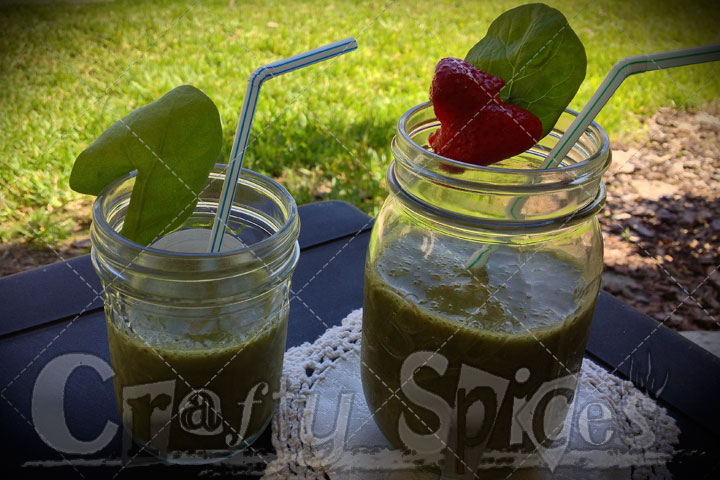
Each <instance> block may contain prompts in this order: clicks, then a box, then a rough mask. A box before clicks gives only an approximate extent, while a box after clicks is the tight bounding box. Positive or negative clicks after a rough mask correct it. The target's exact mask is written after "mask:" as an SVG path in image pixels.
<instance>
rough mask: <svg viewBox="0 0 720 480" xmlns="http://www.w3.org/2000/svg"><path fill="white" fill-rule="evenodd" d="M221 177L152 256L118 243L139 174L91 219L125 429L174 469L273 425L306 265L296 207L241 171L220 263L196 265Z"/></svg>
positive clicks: (221, 452)
mask: <svg viewBox="0 0 720 480" xmlns="http://www.w3.org/2000/svg"><path fill="white" fill-rule="evenodd" d="M222 167H223V166H221V165H217V166H216V167H215V169H214V170H213V172H212V173H211V174H210V176H209V179H208V184H207V185H206V188H205V190H204V191H203V193H202V194H201V198H200V200H199V201H198V203H197V206H196V207H195V209H194V211H193V213H192V214H191V215H190V217H189V218H188V219H187V220H186V221H185V223H184V224H183V225H182V226H181V227H180V228H179V229H176V231H175V232H173V233H171V234H170V235H169V236H166V237H164V238H162V239H160V240H159V241H157V242H154V243H153V244H151V245H150V246H149V247H145V246H142V245H139V244H137V243H135V242H132V241H130V240H128V239H127V238H125V237H123V236H121V235H120V234H119V233H118V232H119V231H120V229H121V227H122V224H123V220H124V216H125V213H126V211H127V206H128V203H129V200H130V194H131V192H132V188H133V185H134V182H135V174H134V173H132V174H129V175H127V176H125V177H123V178H120V179H118V180H117V181H115V182H113V183H112V184H110V185H108V186H107V187H106V188H105V189H104V190H103V192H102V193H101V194H100V195H99V196H98V197H97V199H96V201H95V204H94V205H93V210H92V212H93V215H92V216H93V224H92V228H91V238H92V261H93V265H94V267H95V270H96V271H97V273H98V275H99V276H100V278H101V280H102V283H103V287H104V295H105V314H106V319H107V329H108V340H109V344H110V358H111V362H112V366H113V370H114V372H115V376H114V386H115V398H116V401H117V406H118V409H119V411H120V417H121V419H122V421H123V425H124V427H125V431H126V433H128V434H129V436H131V437H132V439H133V440H134V441H135V442H136V443H137V444H139V445H141V446H142V447H144V448H145V449H146V450H148V451H150V452H151V453H153V454H154V455H157V456H159V457H161V458H163V459H166V460H169V461H173V462H178V463H204V462H209V461H214V460H219V459H222V458H226V457H228V456H230V455H232V454H233V453H235V452H236V451H238V450H240V449H243V448H245V447H247V446H249V445H250V444H251V443H252V442H253V441H254V440H255V439H256V438H257V437H258V436H259V435H260V434H261V433H262V431H263V430H264V429H265V427H266V426H267V425H268V423H269V422H270V419H271V417H272V414H273V411H274V409H275V407H276V404H277V401H278V391H279V389H280V377H281V374H282V363H283V355H284V352H285V337H286V332H287V316H288V308H289V291H290V277H291V274H292V272H293V270H294V268H295V265H296V263H297V260H298V256H299V253H300V250H299V246H298V243H297V237H298V232H299V228H300V224H299V219H298V216H297V207H296V205H295V201H294V200H293V198H292V197H291V196H290V194H289V193H288V192H287V191H286V190H285V189H284V188H283V187H282V186H281V185H279V184H278V183H277V182H275V181H273V180H272V179H270V178H267V177H265V176H263V175H260V174H258V173H255V172H252V171H249V170H243V173H242V175H241V176H240V179H239V180H238V185H237V189H236V192H235V197H234V199H233V204H232V211H231V214H230V220H229V223H228V226H229V230H231V231H232V232H233V233H226V234H225V235H226V236H225V238H224V241H223V243H224V245H223V248H224V250H223V252H222V253H213V254H209V253H193V252H205V251H206V250H205V248H206V245H207V238H209V228H210V226H211V225H212V222H213V218H214V216H215V212H216V210H217V205H218V198H219V196H220V192H221V190H222V184H223V181H224V179H225V173H224V169H223V168H222ZM198 233H201V234H203V233H204V235H200V237H201V238H202V239H203V240H204V241H202V242H198V241H197V237H198V235H197V234H198ZM168 239H171V240H172V241H167V240H168ZM193 243H195V244H196V245H195V248H194V249H193V248H190V249H188V248H187V246H188V245H191V247H192V244H193ZM198 243H200V245H197V244H198ZM178 244H180V245H184V246H182V247H181V248H175V247H177V245H178ZM163 245H164V247H163ZM172 245H175V247H171V246H172ZM228 246H229V247H230V248H229V251H227V250H228V248H227V247H228ZM174 250H180V251H174ZM129 436H128V435H126V437H125V438H126V439H128V438H129ZM129 446H130V445H129V444H128V443H127V440H126V447H129Z"/></svg>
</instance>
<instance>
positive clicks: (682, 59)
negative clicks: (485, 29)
mask: <svg viewBox="0 0 720 480" xmlns="http://www.w3.org/2000/svg"><path fill="white" fill-rule="evenodd" d="M718 60H720V44H715V45H706V46H704V47H693V48H685V49H682V50H673V51H669V52H658V53H652V54H650V55H636V56H634V57H627V58H624V59H622V60H620V61H619V62H617V63H616V64H615V65H614V66H613V68H612V69H611V70H610V73H608V74H607V76H606V77H605V79H604V80H603V82H602V83H601V84H600V87H599V88H598V89H597V91H596V92H595V93H594V94H593V96H592V97H591V98H590V101H589V102H588V103H587V105H585V108H583V109H582V111H581V112H580V113H579V114H578V116H577V117H576V118H575V120H574V121H573V123H572V124H571V125H570V127H568V129H567V130H566V131H565V134H564V135H563V136H562V138H560V140H558V142H557V144H555V147H553V149H552V150H551V151H550V152H549V153H548V155H547V157H546V159H545V161H544V162H543V165H542V166H541V167H540V169H542V170H547V169H549V168H555V167H557V166H558V165H559V164H560V163H561V161H562V159H563V158H565V156H566V155H567V154H568V152H570V150H572V148H573V145H575V143H576V142H577V141H578V139H579V138H580V136H581V135H582V133H583V132H584V131H585V129H586V128H587V127H588V126H589V125H590V124H591V123H592V121H593V120H594V119H595V117H596V116H597V114H598V113H600V110H602V108H603V107H604V106H605V104H606V103H607V102H608V100H609V99H610V97H612V95H613V93H615V91H616V90H617V89H618V87H619V86H620V84H621V83H622V82H623V80H625V79H626V78H627V77H629V76H630V75H634V74H636V73H642V72H648V71H651V70H662V69H666V68H672V67H682V66H685V65H694V64H697V63H706V62H716V61H718ZM526 199H527V197H522V198H516V199H515V200H513V201H512V202H511V203H510V205H509V206H508V208H507V209H506V211H507V212H509V214H510V216H511V217H512V218H514V219H518V218H519V216H520V215H518V214H517V213H516V212H517V210H518V209H520V208H522V205H524V203H525V201H526ZM496 249H497V247H494V246H490V247H489V246H487V245H483V246H482V247H480V248H479V249H478V250H477V251H476V252H475V253H474V254H473V255H472V257H471V259H470V261H469V262H468V263H467V265H466V266H467V268H471V267H475V266H477V265H484V264H485V263H486V262H487V260H488V258H490V255H492V252H493V251H495V250H496Z"/></svg>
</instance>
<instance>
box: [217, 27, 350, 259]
mask: <svg viewBox="0 0 720 480" xmlns="http://www.w3.org/2000/svg"><path fill="white" fill-rule="evenodd" d="M355 49H357V42H356V41H355V39H354V38H352V37H349V38H346V39H344V40H340V41H337V42H334V43H330V44H328V45H325V46H322V47H319V48H316V49H314V50H310V51H307V52H304V53H300V54H298V55H293V56H292V57H290V58H286V59H284V60H278V61H276V62H272V63H268V64H267V65H263V66H262V67H260V68H258V69H257V70H255V71H254V72H253V73H252V74H251V75H250V78H249V79H248V85H247V89H246V90H245V98H244V99H243V105H242V110H241V112H240V119H239V120H238V126H237V130H236V131H235V140H234V141H233V146H232V149H231V150H230V161H229V162H228V166H227V170H226V171H225V182H224V183H223V188H222V192H221V193H220V199H219V202H218V210H217V213H216V215H215V222H214V223H213V227H212V232H211V234H210V241H209V242H208V252H211V253H215V252H219V251H220V248H221V247H222V242H223V238H224V236H225V228H226V225H227V222H228V219H229V217H230V210H231V207H232V199H233V197H234V196H235V188H236V186H237V181H238V178H239V177H240V171H241V169H242V163H243V159H244V158H245V150H246V149H247V144H248V139H249V137H250V127H251V126H252V121H253V117H254V116H255V107H256V106H257V101H258V95H259V93H260V87H261V86H262V84H263V83H264V82H265V81H266V80H269V79H271V78H273V77H276V76H278V75H282V74H285V73H288V72H292V71H293V70H298V69H300V68H303V67H307V66H309V65H312V64H314V63H318V62H322V61H323V60H327V59H329V58H332V57H337V56H338V55H342V54H344V53H347V52H350V51H352V50H355Z"/></svg>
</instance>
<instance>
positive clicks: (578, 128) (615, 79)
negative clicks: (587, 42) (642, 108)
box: [541, 44, 720, 170]
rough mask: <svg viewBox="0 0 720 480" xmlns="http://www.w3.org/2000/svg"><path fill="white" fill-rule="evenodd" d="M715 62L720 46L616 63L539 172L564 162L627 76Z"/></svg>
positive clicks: (677, 51) (707, 46)
mask: <svg viewBox="0 0 720 480" xmlns="http://www.w3.org/2000/svg"><path fill="white" fill-rule="evenodd" d="M718 60H720V44H716V45H706V46H704V47H693V48H685V49H682V50H673V51H670V52H658V53H652V54H650V55H636V56H634V57H627V58H624V59H622V60H620V61H619V62H617V63H616V64H615V66H613V68H612V69H611V70H610V73H608V74H607V76H606V77H605V80H603V82H602V83H601V84H600V87H599V88H598V89H597V91H596V92H595V93H594V94H593V96H592V97H591V98H590V101H589V102H588V104H587V105H585V108H583V109H582V111H581V112H580V114H578V116H577V117H576V118H575V120H574V121H573V123H572V124H571V125H570V127H569V128H568V129H567V130H566V131H565V134H564V135H563V136H562V138H561V139H560V140H559V141H558V142H557V144H555V147H553V149H552V150H551V151H550V153H548V155H547V157H546V160H545V162H544V164H543V166H542V167H541V169H543V170H544V169H548V168H554V167H556V166H557V165H558V164H559V163H560V162H561V161H562V159H563V158H565V155H567V154H568V152H569V151H570V150H571V149H572V147H573V145H575V142H577V141H578V139H579V138H580V135H582V133H583V132H584V131H585V129H586V128H587V127H588V126H589V125H590V123H592V121H593V119H594V118H595V117H596V116H597V114H598V113H600V110H601V109H602V108H603V107H604V106H605V104H606V103H607V101H608V100H609V99H610V97H611V96H612V94H613V93H615V90H617V88H618V87H619V86H620V84H621V83H622V82H623V80H625V79H626V78H627V77H629V76H630V75H635V74H636V73H642V72H648V71H651V70H662V69H665V68H672V67H682V66H685V65H694V64H696V63H705V62H716V61H718Z"/></svg>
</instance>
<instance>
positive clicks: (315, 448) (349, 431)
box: [263, 309, 680, 480]
mask: <svg viewBox="0 0 720 480" xmlns="http://www.w3.org/2000/svg"><path fill="white" fill-rule="evenodd" d="M361 324H362V310H361V309H360V310H355V311H353V312H352V313H350V314H349V315H348V316H347V317H346V318H345V319H343V321H342V324H341V325H340V326H337V327H333V328H330V329H328V330H327V332H325V333H324V334H323V335H322V336H321V337H320V338H319V339H318V340H317V341H315V342H314V343H312V344H310V343H304V344H303V345H300V346H298V347H295V348H291V349H289V350H288V351H287V352H286V353H285V362H284V367H283V368H284V371H283V375H284V377H285V380H286V385H285V388H286V391H285V395H283V396H282V397H281V401H280V405H279V407H278V411H277V413H276V414H275V417H274V418H273V422H272V442H273V446H274V447H275V449H276V452H277V457H276V459H275V460H273V461H272V462H271V463H270V464H269V465H268V467H267V469H266V470H265V476H264V477H263V478H265V479H268V480H269V479H279V478H282V479H322V480H326V479H331V480H336V479H355V478H357V479H378V480H380V479H401V478H403V479H404V478H418V479H419V478H428V479H429V478H436V477H434V476H432V475H430V474H428V473H426V472H423V471H422V470H415V469H412V468H410V467H411V466H412V465H413V463H412V462H413V461H414V460H416V458H410V457H408V456H407V454H406V455H404V454H403V453H402V452H400V451H398V450H393V449H392V448H391V447H390V445H389V444H388V443H387V441H386V440H385V438H384V437H383V435H382V434H381V433H380V430H379V429H378V428H377V426H376V425H375V423H374V421H373V420H372V414H371V412H370V411H369V410H368V407H367V405H366V403H365V399H364V396H363V392H362V385H361V382H360V340H361ZM573 407H574V408H573V409H572V410H571V413H570V414H568V419H567V424H568V430H567V432H568V434H567V438H568V441H567V442H566V445H565V447H561V448H559V449H554V450H546V449H542V448H539V449H538V450H539V452H536V453H535V454H534V455H532V456H528V455H527V453H524V454H523V455H522V456H520V455H517V458H515V459H513V458H512V455H508V454H504V455H498V456H497V458H498V459H503V460H505V461H508V462H510V463H509V464H508V465H504V466H506V467H507V468H514V470H513V475H512V477H511V478H525V477H524V474H523V472H524V471H526V470H527V469H530V470H532V469H533V468H534V469H535V471H534V473H533V476H532V478H550V477H552V472H554V473H555V474H556V475H559V474H561V473H562V472H563V471H564V470H565V475H568V473H570V476H568V477H567V478H575V477H577V475H578V468H582V469H583V470H582V471H583V478H590V477H588V476H587V475H590V476H591V477H592V478H597V479H601V478H612V479H623V478H626V479H632V480H640V479H663V478H670V474H669V472H668V470H667V467H666V466H665V464H666V463H667V462H669V461H670V459H671V458H672V454H673V451H674V448H673V446H674V445H676V444H677V442H678V436H679V434H680V431H679V429H678V428H677V426H676V425H675V421H674V419H673V418H672V417H670V416H669V415H668V414H667V411H666V410H665V409H664V408H662V407H661V406H659V405H658V404H657V403H656V402H655V401H654V400H653V399H652V398H650V397H649V396H647V395H646V394H644V393H643V392H641V391H640V390H638V389H637V388H636V387H635V386H634V385H633V384H632V382H629V381H625V380H622V379H620V378H618V377H616V376H614V375H611V374H610V373H609V372H608V371H606V370H605V369H604V368H602V367H600V366H599V365H597V364H595V363H593V362H592V361H590V360H588V359H585V360H584V362H583V367H582V371H581V375H580V380H579V383H578V389H577V392H576V395H575V400H574V406H573ZM498 453H501V452H498ZM491 454H492V452H491ZM491 456H492V455H491ZM485 457H486V454H483V459H485ZM483 461H484V460H483ZM512 462H514V463H512ZM496 465H497V463H496ZM513 465H514V466H513ZM548 465H550V466H551V467H552V468H548ZM538 469H539V471H540V476H538ZM551 470H552V472H551ZM573 472H574V474H573ZM560 476H561V478H564V477H562V475H560ZM471 477H472V475H471ZM475 478H477V477H475Z"/></svg>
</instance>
